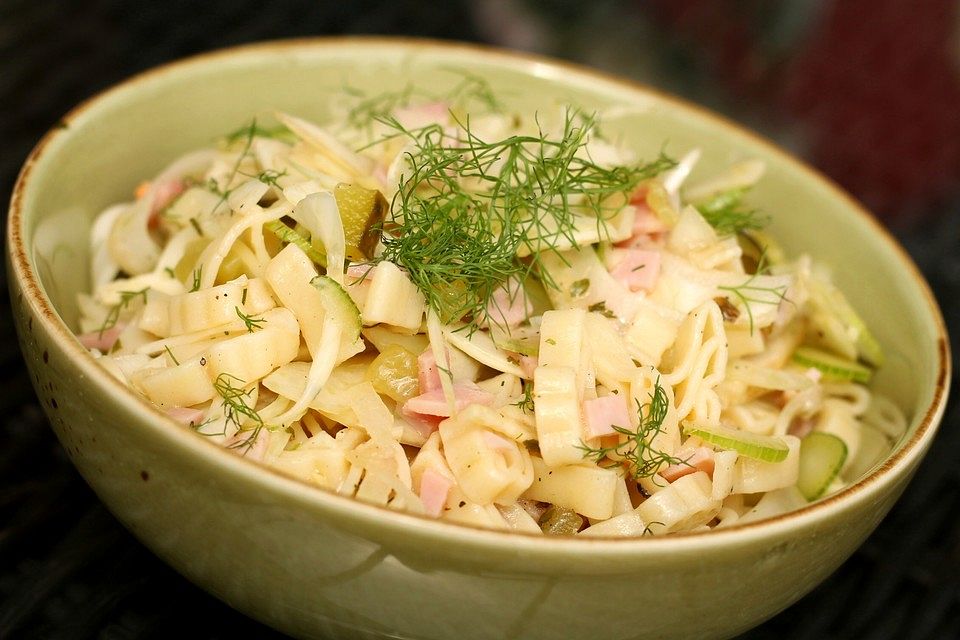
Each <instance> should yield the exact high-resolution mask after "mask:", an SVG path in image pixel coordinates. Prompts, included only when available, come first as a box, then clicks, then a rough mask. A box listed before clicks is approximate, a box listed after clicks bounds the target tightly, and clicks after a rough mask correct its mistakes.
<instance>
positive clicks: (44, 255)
mask: <svg viewBox="0 0 960 640" xmlns="http://www.w3.org/2000/svg"><path fill="white" fill-rule="evenodd" d="M467 71H469V74H471V75H473V76H476V77H478V78H482V79H483V80H485V81H487V82H489V83H490V85H491V86H492V87H493V88H494V90H495V92H496V95H497V96H498V98H499V99H501V100H502V101H503V102H504V103H506V104H507V105H509V106H510V107H512V108H515V109H517V110H520V111H522V112H525V113H533V112H535V111H538V110H539V111H545V110H547V109H553V108H555V107H556V106H557V105H558V104H560V103H564V102H569V103H572V104H576V105H580V106H582V107H584V108H585V109H587V110H607V109H613V110H615V111H617V112H619V114H620V115H619V116H618V117H616V118H611V117H607V118H605V119H604V123H605V126H604V130H605V132H606V133H607V134H608V135H610V136H612V137H616V138H619V139H621V140H623V141H624V143H625V144H627V145H629V146H631V147H633V148H635V149H636V150H637V151H638V152H639V153H640V155H641V157H647V158H653V157H655V156H656V154H657V153H658V152H659V151H660V150H661V149H662V148H664V147H665V148H666V150H667V151H668V152H669V153H671V154H672V155H674V156H680V155H682V154H683V153H684V152H686V151H687V150H689V149H692V148H695V147H699V148H700V149H702V151H703V155H702V158H703V159H702V161H701V163H700V164H699V165H698V167H697V169H696V173H697V174H702V175H708V174H709V173H711V172H713V171H716V170H718V169H719V168H721V167H723V166H726V165H727V164H728V163H729V162H730V161H731V160H736V159H740V158H747V157H756V158H761V159H763V160H765V161H766V163H767V166H768V171H767V174H766V176H765V177H764V179H763V181H762V182H761V183H760V185H759V186H758V187H757V188H756V189H755V191H754V194H753V196H754V201H755V202H756V204H757V205H759V206H760V207H761V208H762V209H763V210H764V211H765V212H768V213H769V214H771V216H772V218H773V222H772V225H771V229H770V230H771V231H772V233H773V234H775V235H776V236H777V237H778V238H779V239H780V240H781V241H782V242H783V243H784V245H785V246H786V248H787V249H788V251H789V252H790V253H791V255H796V254H797V253H799V252H804V251H805V252H809V253H811V254H812V255H813V256H814V258H815V259H817V260H818V261H822V262H824V263H826V264H827V265H829V266H831V267H832V268H833V271H834V276H835V280H836V282H837V283H838V284H839V286H840V287H841V288H842V289H843V290H844V291H845V292H846V293H847V295H848V296H849V298H850V299H851V301H852V303H853V304H854V305H855V306H856V308H857V309H858V310H860V311H861V313H862V315H863V316H864V319H865V320H866V322H867V323H868V324H869V326H870V327H871V328H873V329H874V330H875V333H876V334H877V337H878V338H879V340H880V341H881V343H882V344H883V345H884V348H885V350H886V353H887V360H888V362H887V364H886V366H885V367H884V368H883V369H882V370H881V371H880V372H879V375H877V377H876V381H875V387H876V388H877V389H878V390H880V391H881V392H883V393H885V394H887V395H888V396H889V397H891V398H892V399H894V400H895V401H896V402H897V404H899V405H900V406H901V407H902V408H903V409H904V410H905V411H906V412H907V415H908V417H909V418H910V419H911V426H910V429H909V430H908V432H907V435H906V436H905V437H904V438H903V439H902V440H901V442H900V443H899V444H898V446H903V444H904V443H906V442H908V441H909V440H910V437H911V435H912V434H913V433H914V432H915V431H916V429H917V428H918V426H919V425H920V423H921V421H922V419H923V418H924V415H925V414H926V413H927V410H928V408H929V407H930V406H931V404H932V403H934V401H935V399H936V398H938V397H939V396H938V395H937V393H938V391H937V384H938V382H941V383H942V382H943V380H942V379H939V378H938V376H941V375H942V369H941V367H942V366H943V357H944V353H945V349H946V343H945V338H944V333H943V327H942V321H941V319H940V317H939V312H938V311H937V309H936V305H935V303H934V302H933V300H932V298H931V297H930V294H929V291H928V290H927V288H926V286H925V284H924V283H923V282H922V279H921V278H920V276H919V275H918V273H917V271H916V269H915V267H914V266H913V264H912V263H911V262H910V260H909V259H908V258H907V257H906V256H905V254H904V253H903V251H902V250H901V249H899V248H898V246H897V245H896V244H895V242H893V241H892V239H891V238H890V236H889V235H888V234H886V233H885V232H884V231H883V230H882V229H881V227H880V226H879V225H878V224H877V223H875V222H874V221H873V219H872V218H870V217H869V216H868V215H865V214H863V213H862V212H861V211H860V210H859V207H858V206H857V205H856V204H855V203H854V202H852V201H851V200H850V199H849V198H847V197H846V196H845V195H843V194H842V193H840V192H839V191H838V190H837V189H836V188H835V187H834V186H832V185H831V184H829V183H828V182H826V181H825V180H824V179H822V178H821V177H820V176H818V175H817V174H815V173H813V172H812V171H810V170H808V169H805V168H803V167H802V166H801V165H799V163H797V162H796V161H795V160H793V159H791V158H790V157H788V156H786V155H785V154H783V153H782V152H780V151H778V150H776V149H775V148H773V147H772V146H770V145H769V144H768V143H766V142H765V141H763V140H761V139H759V138H757V137H755V136H753V135H751V134H749V133H746V132H744V131H742V130H740V129H738V128H736V127H735V126H731V125H730V124H729V123H727V122H725V121H723V120H721V119H719V118H717V117H715V116H712V115H709V114H707V113H706V112H703V111H701V110H699V109H697V108H694V107H691V106H689V105H684V104H681V103H679V102H677V101H675V100H673V99H670V98H667V97H664V96H661V95H659V94H656V93H655V92H651V91H649V90H646V89H643V88H640V87H635V86H631V85H628V84H625V83H622V82H617V81H613V80H610V79H607V78H604V77H601V76H598V75H595V74H592V73H590V72H587V71H583V70H577V69H571V68H569V67H565V66H560V65H556V64H552V63H548V62H544V61H539V60H533V59H524V58H518V57H512V56H506V55H502V54H497V53H478V51H477V50H476V49H473V48H469V47H437V46H435V45H431V44H429V43H411V42H408V43H397V42H393V43H389V42H386V43H385V42H364V41H346V42H333V43H314V44H311V45H299V46H293V45H284V44H278V45H270V46H260V47H253V48H247V49H241V50H239V51H234V52H232V53H231V54H230V55H229V56H225V55H219V54H213V55H210V56H206V57H204V58H201V59H200V60H195V61H190V62H187V63H181V64H178V65H172V66H170V67H165V68H161V69H159V70H157V71H154V72H151V73H149V74H146V75H144V76H141V77H139V78H138V79H136V81H134V82H132V83H127V84H124V85H121V86H120V87H119V88H117V89H115V90H113V91H111V92H109V93H108V94H106V95H105V96H102V97H100V98H98V99H97V100H96V101H95V102H94V103H93V104H91V105H90V106H88V107H83V108H80V109H78V110H76V111H74V112H73V113H72V114H70V115H69V116H68V117H67V118H66V119H65V121H64V122H63V123H61V125H60V126H59V127H58V128H57V129H55V130H54V131H53V132H52V133H51V134H50V136H48V138H47V139H46V140H45V143H44V144H45V147H44V150H43V153H41V154H40V156H39V159H38V160H37V161H36V162H35V163H34V165H33V166H32V168H31V169H30V180H29V181H28V182H27V184H26V187H25V189H24V191H23V193H22V201H21V207H22V225H23V228H22V234H23V238H24V244H25V248H26V249H27V254H28V259H29V260H30V261H31V263H32V265H33V267H34V268H35V271H36V273H37V274H38V276H39V281H40V284H41V288H42V290H43V293H44V294H45V295H46V296H47V297H48V298H49V300H50V302H51V303H52V305H53V307H54V308H55V309H56V311H57V312H58V313H59V314H60V316H61V318H62V319H63V321H64V322H65V323H66V324H67V325H68V326H71V327H72V326H73V325H74V323H75V320H76V313H77V310H76V303H75V294H76V293H77V292H80V291H84V290H85V289H86V287H87V286H88V280H87V276H86V274H87V266H88V253H89V252H88V248H87V244H88V243H87V237H88V231H89V227H90V222H91V220H92V219H93V217H94V216H95V215H96V214H97V213H98V212H100V211H101V210H102V209H103V208H104V207H106V206H107V205H109V204H111V203H113V202H116V201H118V200H123V199H128V198H130V197H131V194H132V192H133V189H134V187H135V186H136V185H137V184H138V183H139V182H140V181H141V180H143V179H145V178H147V177H150V176H152V175H155V174H156V173H157V172H158V171H159V170H160V169H162V168H163V167H164V166H165V165H166V164H167V163H169V162H170V161H171V160H173V159H174V158H176V157H177V156H178V155H180V154H182V153H184V152H186V151H188V150H190V149H192V148H196V147H200V146H206V145H209V144H210V143H211V142H212V141H213V140H214V139H215V138H216V137H217V136H219V135H222V134H224V133H226V132H229V131H231V130H234V129H236V128H238V127H240V126H242V125H244V124H246V123H248V122H249V121H250V119H251V117H252V116H255V115H258V114H264V113H269V112H270V111H271V110H273V109H282V110H285V111H288V112H291V113H293V114H296V115H300V116H302V117H305V118H308V119H314V120H317V121H321V122H322V121H323V120H324V118H325V117H327V116H328V115H329V112H330V103H331V96H336V95H341V94H342V92H343V90H344V87H350V88H352V89H355V90H358V91H361V92H364V93H367V94H368V95H374V94H377V93H379V92H383V91H398V90H402V89H404V88H405V87H406V86H408V85H411V84H412V85H415V86H417V87H418V88H421V89H424V90H428V91H430V92H432V93H434V94H437V95H440V94H444V93H447V92H449V91H451V90H453V89H454V88H455V87H456V86H457V85H458V83H461V82H463V80H464V78H465V75H464V74H465V73H466V72H467ZM78 159H80V161H78Z"/></svg>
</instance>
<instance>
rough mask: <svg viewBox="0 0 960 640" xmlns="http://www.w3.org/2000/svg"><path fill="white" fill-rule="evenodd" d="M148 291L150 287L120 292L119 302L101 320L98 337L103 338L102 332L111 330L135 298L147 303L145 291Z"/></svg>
mask: <svg viewBox="0 0 960 640" xmlns="http://www.w3.org/2000/svg"><path fill="white" fill-rule="evenodd" d="M149 290H150V287H144V288H143V289H140V290H139V291H121V292H120V302H118V303H117V304H115V305H113V306H112V307H110V310H109V311H107V317H106V318H104V319H103V324H102V325H100V329H99V330H98V336H99V337H101V338H102V337H103V332H104V331H106V330H107V329H112V328H113V327H115V326H116V325H117V321H118V320H120V314H121V313H122V312H123V310H124V309H126V308H127V307H129V306H130V304H131V303H132V302H133V301H134V300H136V299H137V298H141V299H142V300H143V303H144V304H146V303H147V291H149Z"/></svg>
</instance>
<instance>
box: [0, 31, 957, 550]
mask: <svg viewBox="0 0 960 640" xmlns="http://www.w3.org/2000/svg"><path fill="white" fill-rule="evenodd" d="M350 47H355V48H361V49H388V50H394V51H397V52H400V53H407V54H416V53H423V52H424V51H434V52H439V53H454V52H461V53H469V54H470V55H472V56H478V57H479V58H482V59H483V60H484V61H485V62H488V63H490V64H492V65H493V66H498V67H500V68H508V69H512V70H515V71H519V72H527V73H533V70H534V68H540V67H544V68H548V69H551V70H552V71H553V72H554V73H555V74H556V77H562V76H563V75H565V74H572V75H574V76H579V77H580V78H583V79H591V80H596V81H598V82H602V83H606V84H608V85H615V86H617V87H618V88H620V89H622V90H626V91H628V92H630V93H633V94H636V95H643V96H645V97H648V98H651V99H652V100H653V101H654V102H656V103H658V104H660V105H663V106H666V107H668V108H671V109H677V110H680V111H684V112H686V113H687V114H688V115H689V116H691V117H693V118H696V119H698V120H700V121H701V122H705V123H707V124H709V125H712V126H714V127H718V128H721V129H727V130H732V131H733V133H735V134H736V135H738V136H740V137H741V138H746V139H747V140H749V141H750V142H751V143H752V144H754V145H757V146H758V147H761V148H763V149H764V150H765V151H766V152H767V153H769V154H771V155H772V156H775V157H777V158H778V159H779V160H780V161H782V162H784V164H785V166H787V167H788V168H789V169H790V170H791V171H795V172H798V173H801V174H805V175H806V176H807V177H808V178H809V179H812V180H813V181H814V182H817V183H819V184H820V185H821V186H822V187H824V188H825V190H826V192H827V193H828V195H829V197H831V198H834V199H836V200H838V201H840V203H841V205H842V207H843V208H845V209H847V210H849V212H850V215H853V216H859V217H860V218H861V219H862V220H864V221H866V222H867V223H868V225H869V226H870V227H872V232H873V233H874V234H875V235H877V236H878V237H879V238H880V239H881V241H882V242H883V243H885V244H886V245H887V246H888V248H889V249H892V250H893V252H894V254H895V255H896V256H897V257H898V259H899V260H900V262H901V263H902V264H901V266H903V267H905V268H906V269H907V273H908V275H909V279H910V280H911V282H912V284H913V285H914V286H915V287H916V288H917V289H918V290H919V292H920V293H921V294H922V296H923V298H924V299H925V300H926V302H927V308H926V312H927V313H928V314H929V315H930V319H932V320H933V324H934V325H935V327H936V330H937V336H936V350H937V353H936V357H937V359H938V364H937V372H936V376H935V389H934V392H933V397H932V400H931V402H930V404H929V405H928V406H926V407H921V408H919V409H918V414H919V412H920V410H922V411H923V415H922V417H921V418H920V419H919V424H918V426H917V429H916V431H915V432H914V433H913V435H912V436H911V437H910V439H909V440H908V441H906V442H903V443H902V445H901V446H900V448H899V449H898V450H897V451H895V452H894V453H893V454H892V455H890V456H889V457H888V458H886V460H884V462H883V463H881V464H880V465H878V466H877V467H876V468H874V469H873V471H871V472H870V473H869V474H868V475H867V476H865V477H863V478H861V479H860V480H859V481H858V482H856V483H854V484H852V485H849V486H847V487H845V488H843V489H842V490H840V491H838V492H837V493H835V494H832V495H830V496H828V497H827V498H824V499H822V500H819V501H816V502H813V503H811V504H808V505H805V506H803V507H801V508H799V509H796V510H793V511H790V512H787V513H783V514H780V515H777V516H774V517H771V518H766V519H763V520H758V521H753V522H749V523H744V524H735V525H733V526H731V527H728V528H722V529H714V530H710V531H698V532H685V533H675V534H671V535H669V536H642V537H630V538H614V537H609V538H607V537H596V538H593V537H580V536H570V537H560V536H558V537H549V536H542V535H535V534H526V533H522V532H515V531H501V530H494V529H488V528H483V527H479V526H473V525H464V524H459V523H452V522H446V521H441V520H436V519H434V518H430V517H428V516H423V515H417V514H412V513H406V512H400V511H396V510H393V509H389V508H388V507H381V506H377V505H372V504H367V503H364V502H361V501H359V500H356V499H354V498H352V497H348V496H343V495H340V494H338V493H336V492H335V491H332V490H329V489H325V488H323V487H318V486H316V485H312V484H309V483H307V482H306V481H303V480H299V479H296V478H293V477H289V476H286V475H284V474H282V473H280V472H279V471H276V470H274V469H272V468H270V467H267V466H266V465H262V464H260V463H258V462H255V461H253V460H247V459H246V458H244V457H242V456H238V455H236V454H235V453H232V452H230V451H228V450H227V449H225V448H223V447H221V446H219V445H217V444H215V443H213V442H210V441H209V440H207V439H204V438H198V437H197V436H196V435H195V434H193V433H191V432H190V431H189V430H187V429H183V428H182V425H179V424H178V423H175V422H174V421H173V420H172V419H171V418H169V417H168V416H167V415H166V414H164V413H162V412H161V411H160V410H159V409H157V408H156V407H154V406H153V405H151V404H150V403H149V402H147V401H146V400H144V399H142V398H140V397H138V396H137V395H136V394H135V393H134V392H133V391H131V390H130V389H129V388H128V386H127V385H124V384H123V383H121V382H120V381H118V380H116V379H115V378H114V377H113V376H112V375H110V374H109V373H108V372H107V370H106V369H104V368H103V367H102V366H100V365H99V364H98V363H97V362H96V360H95V359H94V358H93V357H92V356H91V355H90V354H89V352H88V351H87V350H86V349H85V348H84V347H83V346H82V345H81V344H80V343H79V342H78V341H77V340H76V339H75V336H74V334H73V333H72V332H71V331H70V329H69V328H68V327H67V325H66V323H65V322H64V321H63V320H62V319H61V318H60V315H59V314H58V313H57V312H56V310H55V309H54V307H53V304H52V303H51V301H50V300H49V298H48V297H47V296H46V294H45V292H44V289H43V287H42V286H41V284H40V281H39V277H38V276H37V274H36V271H35V268H34V267H33V264H32V262H31V260H30V257H29V252H28V251H27V250H26V248H25V245H24V233H25V232H24V229H25V228H24V226H23V220H24V199H25V198H24V196H25V193H26V192H27V191H28V190H29V187H30V184H31V181H30V178H31V176H32V174H33V170H34V169H35V167H36V166H37V164H38V163H39V162H40V161H41V160H42V159H43V158H44V157H45V153H44V152H45V151H46V149H47V148H48V147H49V146H50V145H51V143H52V142H54V141H55V140H58V139H60V138H61V137H62V136H65V135H68V133H69V129H70V125H71V123H73V122H74V121H77V120H79V119H82V118H83V117H84V116H85V115H86V114H87V113H88V112H91V111H95V110H96V108H97V106H98V105H99V104H101V103H104V102H108V101H110V100H112V99H118V98H119V97H122V96H123V95H125V94H127V93H130V92H134V91H136V89H137V87H138V86H140V85H142V84H144V83H148V82H151V81H154V80H157V81H162V80H163V79H164V78H166V77H170V76H176V75H177V74H179V73H181V72H189V70H190V69H192V68H196V67H203V66H207V65H215V64H216V63H218V62H226V61H228V60H229V59H231V58H236V59H239V58H243V57H244V56H251V57H254V58H255V57H257V56H262V55H267V56H269V55H275V54H277V53H282V52H290V51H293V52H296V51H303V52H308V51H309V52H321V51H322V50H327V49H329V50H331V51H334V52H335V51H336V50H338V49H349V48H350ZM6 231H7V247H8V248H7V258H8V260H9V264H10V265H11V273H12V280H11V282H10V285H11V293H12V291H13V288H12V285H13V284H14V281H15V282H16V285H17V286H18V287H19V288H20V289H21V295H23V299H24V301H25V302H26V303H27V304H28V305H29V307H30V308H31V311H32V312H33V314H34V315H36V316H37V317H38V319H39V324H40V326H41V328H42V329H43V331H45V332H46V334H47V336H48V337H49V339H50V341H51V342H52V343H53V344H55V345H56V346H57V347H58V348H59V349H60V350H61V351H62V355H63V356H64V357H65V358H67V359H68V360H69V361H70V362H71V363H72V364H73V366H76V367H78V368H79V369H81V370H82V371H83V373H84V374H85V375H87V376H88V377H89V379H90V380H91V383H92V384H93V385H94V386H95V387H98V388H99V389H100V390H103V391H106V390H110V392H111V393H110V396H111V397H112V398H113V399H114V400H115V401H116V402H118V403H119V404H120V405H121V406H122V408H123V409H124V410H125V411H126V412H128V413H129V414H131V415H136V416H137V418H138V419H139V420H138V422H137V423H136V426H135V427H133V428H147V429H150V430H152V431H154V432H155V433H156V435H158V436H159V437H161V438H163V439H165V440H166V441H167V443H168V444H170V445H171V447H177V448H182V449H184V451H183V453H184V454H185V455H192V456H194V457H195V458H198V459H203V461H204V462H205V463H209V464H210V468H211V472H216V473H227V474H229V475H230V476H231V479H242V480H245V481H247V482H251V483H254V484H257V485H261V486H264V487H266V488H269V489H270V490H271V491H273V492H275V493H276V494H277V495H279V496H282V498H283V499H284V500H288V501H290V502H289V504H292V505H296V506H297V507H308V508H313V509H318V510H320V511H326V512H337V514H338V516H340V517H341V518H343V519H344V520H346V519H349V520H351V521H353V522H354V523H356V524H357V525H359V526H370V527H373V528H382V529H395V530H397V531H398V532H402V533H403V534H406V535H416V536H418V537H424V538H433V539H439V538H447V539H455V540H456V541H457V542H458V543H460V544H462V545H465V546H466V545H475V546H478V547H484V548H487V549H491V548H497V547H500V548H504V547H509V548H511V549H516V550H522V551H523V552H525V553H527V554H532V555H552V554H554V553H558V552H566V551H585V550H589V551H590V552H591V556H593V557H596V558H602V557H606V556H611V555H622V554H623V553H625V552H628V553H630V554H631V555H644V554H646V553H650V554H662V553H664V552H665V551H667V550H671V551H675V552H681V551H698V550H702V548H703V547H704V546H711V547H714V546H716V547H719V546H725V545H730V546H737V545H742V544H748V543H750V542H751V541H756V540H759V539H763V538H769V537H773V536H776V535H778V534H784V533H788V532H789V531H792V530H797V529H800V528H804V527H809V526H813V525H815V524H817V523H818V522H821V521H823V520H826V519H827V518H829V517H830V514H831V513H835V512H839V511H843V510H844V509H846V508H849V507H852V506H854V505H855V504H856V503H857V502H860V501H863V500H866V499H869V496H870V495H874V494H876V493H877V492H880V491H881V490H882V488H883V487H884V486H886V485H889V484H892V483H894V482H895V480H896V479H898V478H899V477H901V476H902V475H903V474H904V473H912V471H913V469H914V468H915V466H916V465H917V464H918V463H919V461H920V458H921V457H922V456H923V454H924V452H925V451H926V449H927V447H928V446H929V443H930V441H931V440H932V438H933V436H934V434H935V433H936V429H937V427H938V425H939V423H940V421H941V418H942V416H943V413H944V410H945V407H946V401H947V396H948V395H949V384H950V379H951V359H950V344H949V336H948V333H947V330H946V325H945V322H944V319H943V316H942V313H941V311H940V309H939V306H938V304H937V302H936V299H935V297H934V295H933V293H932V291H931V289H930V287H929V285H928V283H927V282H926V280H925V279H924V277H923V275H922V274H921V272H920V270H919V268H918V267H917V266H916V264H915V263H914V262H913V260H912V258H911V257H910V256H909V254H908V253H907V252H906V250H905V249H904V248H903V247H902V246H901V245H900V243H899V242H898V241H897V240H896V239H895V238H894V237H893V235H892V234H891V233H890V232H889V231H888V230H887V229H886V227H884V226H883V225H882V224H881V223H880V222H879V221H877V220H876V219H875V218H874V217H873V216H872V215H871V214H870V213H869V212H868V211H867V210H866V209H865V208H864V207H863V205H861V204H860V203H859V202H858V201H856V200H855V199H854V198H853V197H852V196H851V195H849V194H848V193H847V192H846V191H844V190H843V189H842V188H841V187H839V186H838V185H837V184H836V183H835V182H833V181H832V180H831V179H830V178H828V177H827V176H825V175H823V174H821V173H820V172H819V171H817V170H816V169H814V168H812V167H810V166H808V165H807V164H806V163H805V162H803V161H802V160H800V159H798V158H796V157H795V156H794V155H793V154H791V153H789V152H787V151H785V150H784V149H782V148H780V147H779V146H778V145H776V144H774V143H773V142H772V141H771V140H769V139H767V138H766V137H764V136H762V135H760V134H758V133H755V132H753V131H751V130H749V129H747V128H746V127H745V126H744V125H741V124H738V123H737V122H735V121H733V120H731V119H729V118H727V117H725V116H722V115H719V114H717V113H714V112H713V111H711V110H709V109H707V108H705V107H702V106H699V105H697V104H695V103H691V102H688V101H687V100H685V99H682V98H679V97H677V96H674V95H671V94H668V93H666V92H663V91H661V90H658V89H656V88H653V87H650V86H647V85H645V84H643V83H641V82H638V81H635V80H632V79H629V78H625V77H621V76H617V75H614V74H610V73H606V72H603V71H599V70H597V69H593V68H590V67H587V66H584V65H581V64H577V63H572V62H568V61H565V60H560V59H556V58H551V57H547V56H542V55H538V54H532V53H527V52H519V51H511V50H506V49H502V48H498V47H493V46H488V45H481V44H474V43H464V42H455V41H445V40H436V39H426V38H411V37H389V36H332V37H310V38H292V39H283V40H268V41H262V42H255V43H251V44H243V45H238V46H233V47H227V48H221V49H216V50H212V51H208V52H203V53H199V54H196V55H192V56H189V57H186V58H182V59H178V60H174V61H172V62H168V63H165V64H161V65H158V66H155V67H152V68H150V69H147V70H145V71H142V72H139V73H137V74H135V75H133V76H130V77H128V78H126V79H124V80H122V81H120V82H119V83H116V84H114V85H112V86H110V87H107V88H106V89H104V90H102V91H99V92H97V93H95V94H93V95H92V96H90V97H88V98H87V99H85V100H83V101H82V102H80V103H79V104H78V105H77V106H75V107H74V108H72V109H71V110H70V111H69V112H67V114H66V115H65V116H64V117H63V118H61V119H60V120H59V121H58V122H57V123H56V124H55V125H54V126H53V127H51V129H50V130H48V131H47V132H46V133H45V134H44V135H43V136H42V137H41V139H40V140H39V141H38V143H37V144H36V146H35V147H34V148H33V150H32V151H31V152H30V154H29V155H28V156H27V159H26V160H25V162H24V165H23V167H22V169H21V171H20V173H19V175H18V177H17V180H16V183H15V185H14V188H13V192H12V196H11V201H10V210H9V215H8V219H7V230H6ZM22 346H23V345H21V347H22ZM914 420H916V418H914ZM174 425H175V426H176V428H172V427H173V426H174Z"/></svg>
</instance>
